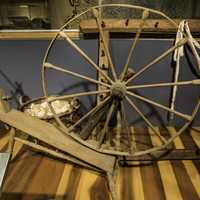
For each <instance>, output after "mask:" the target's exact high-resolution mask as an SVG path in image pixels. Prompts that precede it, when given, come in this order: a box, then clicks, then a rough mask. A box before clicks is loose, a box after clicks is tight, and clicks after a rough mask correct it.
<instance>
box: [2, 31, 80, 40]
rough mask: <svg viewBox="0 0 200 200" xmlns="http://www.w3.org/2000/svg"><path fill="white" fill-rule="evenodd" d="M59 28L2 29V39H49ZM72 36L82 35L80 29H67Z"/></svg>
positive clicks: (75, 37)
mask: <svg viewBox="0 0 200 200" xmlns="http://www.w3.org/2000/svg"><path fill="white" fill-rule="evenodd" d="M58 32H59V30H49V31H23V30H22V31H0V40H49V39H53V38H54V37H55V36H56V34H57V33H58ZM66 33H67V35H68V36H69V37H70V38H73V39H77V38H80V37H81V34H80V33H79V31H77V30H74V31H66Z"/></svg>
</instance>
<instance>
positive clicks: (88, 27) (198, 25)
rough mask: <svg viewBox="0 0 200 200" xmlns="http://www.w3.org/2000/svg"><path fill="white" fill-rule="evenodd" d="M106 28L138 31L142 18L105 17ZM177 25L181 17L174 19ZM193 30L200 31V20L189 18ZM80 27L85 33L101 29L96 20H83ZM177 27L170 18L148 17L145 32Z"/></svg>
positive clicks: (162, 30) (168, 29)
mask: <svg viewBox="0 0 200 200" xmlns="http://www.w3.org/2000/svg"><path fill="white" fill-rule="evenodd" d="M103 21H104V28H103V29H104V30H107V31H110V32H127V33H128V32H134V33H135V32H136V31H137V30H138V29H139V27H140V24H141V19H105V20H103ZM174 21H175V22H176V23H177V25H178V24H179V23H180V21H181V20H180V19H174ZM187 21H188V22H189V26H190V29H191V32H200V20H196V19H188V20H187ZM80 29H81V30H82V31H83V33H96V32H98V31H99V29H98V27H97V24H96V21H95V20H94V19H91V20H83V21H81V23H80ZM176 31H177V28H176V27H175V26H173V25H172V24H171V23H170V22H169V21H168V20H165V19H148V20H146V22H145V24H144V27H143V32H156V33H159V32H165V33H169V32H170V33H171V32H172V33H173V32H176Z"/></svg>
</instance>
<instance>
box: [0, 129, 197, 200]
mask: <svg viewBox="0 0 200 200" xmlns="http://www.w3.org/2000/svg"><path fill="white" fill-rule="evenodd" d="M160 131H161V133H163V134H166V131H164V130H160ZM174 131H175V129H174V128H173V127H169V132H171V133H172V134H173V132H174ZM199 131H200V128H195V129H191V130H188V131H187V132H185V133H183V135H182V136H181V137H178V138H177V139H176V140H175V142H174V144H173V145H174V146H175V147H176V148H177V149H184V148H187V149H194V148H195V147H197V146H198V147H200V134H199V133H200V132H199ZM145 132H146V133H150V131H149V130H147V129H146V130H145V131H143V133H145ZM5 137H6V136H1V139H0V143H1V145H0V149H1V150H4V149H5V148H6V143H4V144H3V142H2V141H3V140H5V139H4V138H5ZM152 142H153V143H154V142H155V140H154V139H153V138H152ZM2 144H3V145H2ZM199 185H200V160H193V161H191V160H183V161H182V160H178V161H175V160H174V161H157V162H154V163H146V164H143V165H141V164H140V163H139V162H135V165H134V166H132V167H121V168H120V169H119V171H118V176H117V183H116V189H117V193H118V195H119V199H123V200H124V199H126V200H134V199H140V200H161V199H169V200H186V199H190V200H197V199H199V198H200V187H199ZM12 199H13V200H21V199H23V200H38V199H45V200H46V199H56V200H66V199H67V200H74V199H75V200H83V199H86V200H95V199H104V200H110V194H109V190H108V187H107V182H106V179H105V177H104V176H102V175H99V174H97V173H95V172H92V171H89V170H86V169H84V168H80V167H78V166H75V165H70V164H67V163H64V162H62V161H59V160H55V159H53V158H51V157H48V156H45V155H44V154H41V153H38V152H35V151H33V150H31V149H28V148H27V147H23V149H22V150H21V151H20V153H19V154H18V155H17V157H16V158H15V159H14V160H13V161H12V162H11V163H10V166H9V169H8V175H7V177H6V180H5V185H4V188H3V194H2V197H1V200H12Z"/></svg>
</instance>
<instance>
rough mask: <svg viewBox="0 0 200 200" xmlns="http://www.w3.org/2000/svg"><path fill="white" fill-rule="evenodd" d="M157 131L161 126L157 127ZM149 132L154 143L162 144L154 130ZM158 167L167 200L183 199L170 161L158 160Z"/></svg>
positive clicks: (156, 144)
mask: <svg viewBox="0 0 200 200" xmlns="http://www.w3.org/2000/svg"><path fill="white" fill-rule="evenodd" d="M155 129H156V130H157V131H159V128H157V127H155ZM149 132H150V135H151V140H152V143H153V145H155V146H159V145H161V144H162V143H161V141H160V139H159V138H158V137H157V136H156V135H155V134H154V133H153V131H152V130H151V129H150V128H149ZM158 168H159V171H160V175H161V179H162V183H163V187H164V192H165V196H166V199H167V200H177V199H179V200H181V199H182V196H181V192H180V190H179V187H178V183H177V181H176V177H175V175H174V172H173V168H172V166H171V163H170V161H158Z"/></svg>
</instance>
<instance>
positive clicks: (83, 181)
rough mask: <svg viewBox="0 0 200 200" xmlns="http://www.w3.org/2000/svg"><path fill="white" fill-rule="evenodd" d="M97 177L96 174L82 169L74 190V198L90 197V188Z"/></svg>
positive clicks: (79, 199) (80, 199) (76, 199)
mask: <svg viewBox="0 0 200 200" xmlns="http://www.w3.org/2000/svg"><path fill="white" fill-rule="evenodd" d="M97 178H98V176H97V174H95V173H91V172H89V171H88V170H83V172H82V174H81V177H80V181H79V184H78V188H77V191H76V198H75V200H82V199H90V195H91V194H90V189H91V188H92V186H93V185H94V184H95V182H96V180H97Z"/></svg>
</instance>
